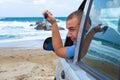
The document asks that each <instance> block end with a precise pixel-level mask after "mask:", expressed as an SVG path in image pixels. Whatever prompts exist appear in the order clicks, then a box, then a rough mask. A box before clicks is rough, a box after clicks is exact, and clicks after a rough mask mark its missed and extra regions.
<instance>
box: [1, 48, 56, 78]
mask: <svg viewBox="0 0 120 80" xmlns="http://www.w3.org/2000/svg"><path fill="white" fill-rule="evenodd" d="M57 62H58V57H57V56H56V55H55V53H53V52H52V51H45V50H43V49H41V48H27V49H22V48H0V80H53V79H54V76H55V66H56V64H57Z"/></svg>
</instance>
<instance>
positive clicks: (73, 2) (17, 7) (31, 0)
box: [0, 0, 83, 17]
mask: <svg viewBox="0 0 120 80" xmlns="http://www.w3.org/2000/svg"><path fill="white" fill-rule="evenodd" d="M82 1H83V0H0V17H40V16H42V12H43V11H44V10H50V11H51V12H52V13H53V14H54V16H56V17H59V16H67V15H68V14H69V13H71V12H73V11H74V10H76V9H78V7H79V6H80V4H81V2H82Z"/></svg>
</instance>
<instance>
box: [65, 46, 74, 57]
mask: <svg viewBox="0 0 120 80" xmlns="http://www.w3.org/2000/svg"><path fill="white" fill-rule="evenodd" d="M74 53H75V45H72V46H70V47H67V49H66V56H67V57H68V58H71V57H73V56H74Z"/></svg>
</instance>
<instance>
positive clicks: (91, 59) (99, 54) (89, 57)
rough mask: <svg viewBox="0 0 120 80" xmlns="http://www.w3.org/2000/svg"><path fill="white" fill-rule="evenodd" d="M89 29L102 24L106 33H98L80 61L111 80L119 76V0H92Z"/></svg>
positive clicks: (116, 79) (115, 79)
mask: <svg viewBox="0 0 120 80" xmlns="http://www.w3.org/2000/svg"><path fill="white" fill-rule="evenodd" d="M90 18H91V21H92V25H91V28H92V27H94V26H96V25H98V24H100V23H102V26H108V29H107V31H106V32H104V33H103V32H98V33H96V34H95V35H94V38H93V39H92V41H91V43H90V46H89V49H88V52H87V54H86V55H85V57H84V58H82V59H81V61H82V62H83V63H85V64H88V65H89V66H91V67H92V68H94V69H95V70H97V71H99V72H100V73H102V74H104V75H107V76H108V77H110V78H111V79H113V80H119V79H120V78H119V76H120V0H99V1H98V0H93V4H92V8H91V11H90Z"/></svg>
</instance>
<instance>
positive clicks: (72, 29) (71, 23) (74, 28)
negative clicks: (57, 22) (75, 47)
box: [66, 17, 90, 43]
mask: <svg viewBox="0 0 120 80" xmlns="http://www.w3.org/2000/svg"><path fill="white" fill-rule="evenodd" d="M79 22H80V21H79V20H78V19H77V18H76V17H74V18H72V19H70V20H68V21H67V22H66V28H67V29H68V37H70V38H71V40H72V41H73V43H76V41H77V35H78V31H79V26H80V25H79ZM89 28H90V24H89V23H88V22H87V26H86V32H87V31H88V29H89Z"/></svg>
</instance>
